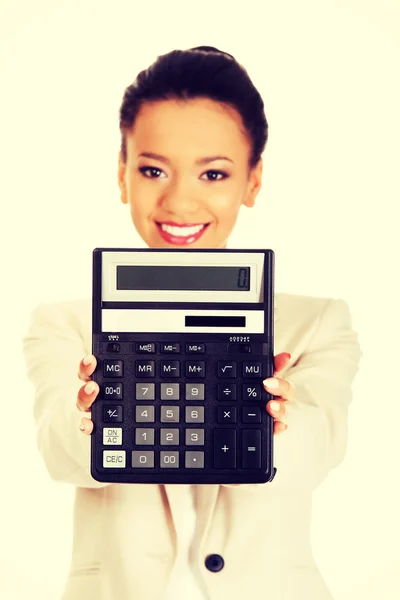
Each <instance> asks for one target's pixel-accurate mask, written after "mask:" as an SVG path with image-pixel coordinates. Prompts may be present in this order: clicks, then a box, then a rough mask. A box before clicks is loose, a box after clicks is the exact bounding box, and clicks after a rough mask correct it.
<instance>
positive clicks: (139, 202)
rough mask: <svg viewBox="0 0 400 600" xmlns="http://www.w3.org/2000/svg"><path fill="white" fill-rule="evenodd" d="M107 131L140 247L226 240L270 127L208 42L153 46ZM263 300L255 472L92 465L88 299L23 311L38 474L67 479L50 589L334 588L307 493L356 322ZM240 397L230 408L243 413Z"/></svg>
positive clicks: (225, 592)
mask: <svg viewBox="0 0 400 600" xmlns="http://www.w3.org/2000/svg"><path fill="white" fill-rule="evenodd" d="M120 132H121V148H120V151H119V163H118V165H119V166H118V184H119V189H120V194H121V201H122V202H123V203H124V204H126V205H127V206H129V209H130V215H131V218H132V221H133V224H134V226H135V228H136V230H137V231H138V233H139V234H140V236H141V237H142V239H143V240H144V241H145V243H146V244H147V245H148V246H149V248H175V247H177V246H179V247H184V248H187V249H188V250H190V249H192V248H193V249H196V248H225V247H226V244H227V240H228V238H229V236H230V234H231V232H232V230H233V228H234V226H235V223H236V220H237V218H238V214H239V210H240V208H241V206H246V207H248V208H251V207H253V206H254V203H255V200H256V197H257V194H258V192H259V191H260V188H261V177H262V158H261V156H262V153H263V150H264V147H265V144H266V141H267V133H268V125H267V120H266V118H265V114H264V105H263V101H262V99H261V97H260V95H259V93H258V92H257V90H256V89H255V88H254V86H253V84H252V82H251V81H250V79H249V77H248V75H247V72H246V71H245V69H244V68H243V67H242V66H241V65H239V64H238V63H237V62H236V61H235V59H234V58H233V57H232V56H231V55H229V54H226V53H224V52H220V51H219V50H217V49H215V48H210V47H199V48H193V49H190V50H185V51H182V50H174V51H173V52H170V53H168V54H166V55H163V56H160V57H158V59H157V60H156V61H155V63H154V64H153V65H151V66H150V67H149V68H148V69H147V70H145V71H142V72H141V73H139V75H138V77H137V79H136V81H135V82H134V83H133V84H132V85H130V86H129V87H128V88H127V89H126V91H125V94H124V97H123V101H122V106H121V111H120ZM289 241H290V240H288V242H289ZM266 243H268V242H266ZM199 294H201V291H200V292H199ZM275 301H276V303H275V309H274V318H275V323H274V331H275V335H274V377H273V378H268V379H267V380H265V381H264V382H263V383H264V386H265V388H266V389H267V390H268V391H269V392H270V393H271V395H273V397H274V400H273V401H268V402H266V404H265V403H264V402H262V404H263V406H262V409H261V408H260V411H261V410H267V411H268V412H269V414H270V415H271V416H272V417H273V419H274V436H275V438H274V465H275V466H276V468H277V473H276V475H275V477H274V479H273V481H272V482H270V483H268V484H266V485H252V484H249V485H247V484H244V485H234V484H232V485H230V484H221V485H191V486H189V485H188V486H187V485H182V484H180V485H152V484H149V485H135V484H131V485H129V484H108V483H101V482H99V481H97V480H95V479H93V477H92V476H91V473H90V435H91V433H92V431H93V426H94V424H93V421H92V420H91V419H90V416H91V415H90V410H91V406H92V404H93V402H94V401H95V400H96V397H97V395H98V394H99V392H101V394H103V393H104V390H103V389H102V390H100V389H99V386H98V384H97V383H96V382H94V381H91V376H92V375H93V373H94V371H95V369H96V367H97V361H96V356H92V355H91V354H90V353H91V352H92V351H93V350H92V331H91V317H92V304H91V298H88V299H84V300H78V301H75V302H63V303H58V304H56V305H47V304H44V305H41V306H39V307H37V308H36V309H35V310H34V312H33V314H32V317H31V323H30V326H29V331H28V332H27V334H26V335H25V338H24V353H25V358H26V362H27V369H28V376H29V378H30V380H31V381H32V382H33V384H34V386H35V388H36V394H35V411H34V414H35V419H36V423H37V431H38V434H37V436H38V445H39V449H40V452H41V453H42V455H43V458H44V461H45V463H46V466H47V469H48V471H49V473H50V475H51V476H52V477H53V478H54V479H56V480H58V481H63V482H67V483H70V484H73V485H75V486H76V502H75V513H74V538H73V539H74V546H73V554H72V564H71V569H70V573H69V577H68V581H67V584H66V588H65V593H64V596H63V600H81V599H82V598H85V599H87V600H94V599H96V600H114V599H116V598H118V599H119V600H130V599H131V598H132V599H133V598H134V599H135V600H160V599H161V598H162V600H181V599H182V600H183V599H185V600H186V598H190V600H220V599H221V598H225V597H226V598H229V599H230V600H242V599H243V598H245V597H247V596H249V595H250V596H260V597H261V596H262V597H265V598H268V599H269V600H332V596H331V594H330V593H329V590H328V589H327V588H326V586H325V583H324V581H323V579H322V577H321V575H320V572H319V570H318V567H317V565H316V563H315V561H314V558H313V552H312V548H311V542H310V516H311V505H312V502H311V500H312V492H313V490H314V489H315V488H316V487H317V486H318V485H319V483H320V482H321V481H322V480H323V479H324V478H325V477H326V475H327V474H328V473H329V471H330V470H331V469H333V468H334V467H335V466H337V465H338V464H339V463H340V462H341V461H342V459H343V457H344V453H345V449H346V436H347V411H348V405H349V403H350V402H351V399H352V391H351V384H352V381H353V379H354V377H355V374H356V372H357V370H358V365H359V360H360V357H361V352H360V348H359V343H358V336H357V334H356V333H355V332H354V331H353V329H352V325H351V317H350V313H349V308H348V306H347V304H346V303H345V302H344V301H343V300H335V299H331V298H314V297H309V296H299V295H293V294H283V293H280V294H276V295H275ZM83 357H85V358H83ZM77 371H78V376H77ZM238 388H240V386H238ZM120 393H121V395H122V388H121V392H120ZM124 393H126V390H125V391H124ZM235 393H236V392H235ZM212 394H214V395H215V396H217V390H214V391H213V392H211V395H212ZM240 394H242V392H241V391H240V389H239V390H238V396H239V395H240ZM206 399H207V398H206ZM133 400H135V399H134V398H123V402H131V401H133ZM179 400H181V398H180V399H179ZM213 400H214V397H213ZM243 400H245V398H243V394H242V395H241V396H240V397H237V398H236V396H235V402H234V404H235V406H233V407H232V408H233V409H234V411H236V410H237V418H238V419H241V418H242V417H243V419H244V421H243V422H247V421H245V417H244V416H243V413H242V411H241V410H240V408H245V406H242V407H241V406H240V402H242V401H243ZM85 415H86V416H85ZM253 416H254V415H253ZM78 423H80V424H81V425H80V428H81V431H79V429H78ZM186 431H187V429H186ZM82 432H83V433H82ZM276 434H279V435H276ZM124 435H125V434H124ZM157 436H158V433H157ZM153 441H154V440H153ZM121 443H122V442H121ZM156 443H158V440H157V442H156ZM240 443H241V444H244V442H243V440H240ZM186 577H187V578H188V579H187V583H186V584H185V578H186ZM185 585H186V587H185Z"/></svg>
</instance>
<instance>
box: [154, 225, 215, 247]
mask: <svg viewBox="0 0 400 600" xmlns="http://www.w3.org/2000/svg"><path fill="white" fill-rule="evenodd" d="M156 225H157V228H158V230H159V232H160V234H161V237H162V238H163V239H164V240H165V241H167V242H169V243H170V244H175V245H184V244H192V243H193V242H195V241H196V240H198V239H199V238H200V237H201V236H202V235H203V233H204V231H205V230H206V229H207V227H208V226H209V225H210V223H200V224H197V225H178V224H177V223H157V222H156Z"/></svg>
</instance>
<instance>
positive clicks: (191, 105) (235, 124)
mask: <svg viewBox="0 0 400 600" xmlns="http://www.w3.org/2000/svg"><path fill="white" fill-rule="evenodd" d="M160 144H161V145H162V146H163V148H164V151H165V152H167V151H168V148H171V150H172V149H173V148H176V147H177V146H179V147H180V148H182V147H184V148H185V149H186V151H187V152H188V153H190V152H191V150H193V152H194V153H195V154H198V153H199V152H205V153H207V152H210V153H215V152H216V151H218V152H220V151H221V152H225V153H228V152H230V155H231V156H232V155H234V154H236V155H237V156H238V155H240V154H244V155H246V156H247V153H248V151H249V148H250V142H249V139H248V136H247V134H246V132H245V128H244V125H243V121H242V118H241V115H240V114H239V112H238V111H237V110H236V109H234V108H233V107H231V106H228V105H226V104H223V103H220V102H215V101H214V100H210V99H209V98H195V99H190V100H159V101H155V102H154V101H152V102H150V101H149V102H145V103H144V104H143V105H142V106H141V108H140V110H139V112H138V114H137V116H136V119H135V123H134V125H133V127H132V130H131V132H130V134H129V136H128V145H131V147H132V149H137V148H139V147H140V148H141V149H143V147H144V146H146V149H147V150H152V149H153V150H155V146H156V145H157V146H159V145H160Z"/></svg>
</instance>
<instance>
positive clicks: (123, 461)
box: [92, 341, 269, 473]
mask: <svg viewBox="0 0 400 600" xmlns="http://www.w3.org/2000/svg"><path fill="white" fill-rule="evenodd" d="M222 345H223V344H222ZM239 346H240V349H239ZM262 346H263V349H264V352H261V347H262ZM265 346H266V345H265V344H261V343H258V344H254V346H252V345H251V344H247V345H246V346H245V347H244V346H243V345H239V344H236V345H234V344H230V345H229V347H228V348H226V350H225V352H221V343H220V344H217V343H215V344H214V345H211V347H210V345H209V344H206V343H185V344H182V343H178V342H162V343H159V342H153V341H151V342H147V341H143V342H122V343H120V342H119V343H108V344H105V343H104V342H103V343H100V344H99V350H100V352H99V353H98V355H97V357H98V365H99V367H98V370H99V375H100V374H101V376H102V377H101V379H97V381H98V383H99V386H100V394H99V397H98V399H97V400H96V403H95V404H96V409H97V405H98V403H101V406H100V407H99V408H98V409H97V415H96V416H97V418H96V420H95V423H96V425H97V428H95V434H97V435H98V438H97V444H98V445H99V444H100V445H101V448H102V455H101V461H100V460H98V462H97V466H98V467H100V468H103V469H108V470H109V471H110V470H112V469H114V470H116V471H119V472H120V471H121V469H123V470H129V471H130V472H131V473H134V472H135V471H136V472H137V471H138V470H139V469H140V470H143V469H149V470H154V469H163V470H168V469H174V471H175V472H176V470H177V469H179V470H180V471H182V470H193V469H205V468H207V469H210V468H211V469H215V470H232V469H260V468H261V466H262V437H263V436H262V428H263V427H264V428H265V414H264V413H266V411H265V404H266V402H267V401H268V399H269V395H268V394H266V392H265V390H264V389H263V387H262V383H261V382H262V379H263V378H264V377H266V376H268V373H266V372H265V366H264V369H263V365H264V363H265V353H266V352H265ZM225 347H226V344H225ZM257 350H258V352H257ZM235 351H236V352H238V355H237V354H235ZM116 354H118V358H116V356H115V355H116ZM144 355H147V356H148V357H146V356H144ZM224 355H225V356H226V357H227V358H226V359H221V356H222V357H223V356H224ZM206 357H207V360H206ZM249 359H251V360H249ZM95 404H94V405H93V407H92V408H93V409H94V407H95ZM100 438H101V439H100Z"/></svg>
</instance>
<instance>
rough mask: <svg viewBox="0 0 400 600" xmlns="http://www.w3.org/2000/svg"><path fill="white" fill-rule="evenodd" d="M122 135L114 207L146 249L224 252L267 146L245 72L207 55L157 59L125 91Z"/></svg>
mask: <svg viewBox="0 0 400 600" xmlns="http://www.w3.org/2000/svg"><path fill="white" fill-rule="evenodd" d="M172 73H174V75H173V76H171V74H172ZM120 130H121V134H122V143H121V151H120V155H119V173H118V179H119V187H120V190H121V200H122V202H123V203H125V204H129V205H130V211H131V216H132V221H133V223H134V225H135V227H136V229H137V231H138V232H139V234H140V236H141V237H142V239H143V240H144V241H145V242H146V244H148V245H149V246H153V247H154V246H159V247H171V246H190V247H194V248H195V247H199V246H201V247H209V248H225V247H226V244H227V240H228V237H229V235H230V233H231V232H232V230H233V228H234V226H235V223H236V220H237V217H238V213H239V209H240V206H241V205H244V206H246V207H252V206H253V205H254V202H255V199H256V196H257V194H258V192H259V190H260V187H261V177H262V159H261V154H262V152H263V150H264V147H265V144H266V141H267V131H268V125H267V120H266V118H265V114H264V104H263V101H262V99H261V97H260V95H259V94H258V92H257V90H256V89H255V88H254V86H253V84H252V82H251V80H250V78H249V77H248V75H247V73H246V71H245V69H244V68H243V67H241V66H240V65H239V64H238V63H237V62H236V61H235V60H234V59H233V57H231V56H230V55H228V54H225V53H222V52H219V51H218V50H216V49H214V48H211V47H199V48H197V49H192V51H190V52H183V51H179V50H176V51H173V52H171V53H169V54H167V55H164V56H161V57H159V58H158V60H157V61H156V62H155V64H154V65H152V67H151V68H150V69H148V70H147V71H143V72H141V73H140V74H139V75H138V77H137V79H136V82H135V83H134V84H132V85H131V86H130V87H128V88H127V90H126V92H125V95H124V98H123V102H122V106H121V111H120ZM146 159H151V160H146Z"/></svg>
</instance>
